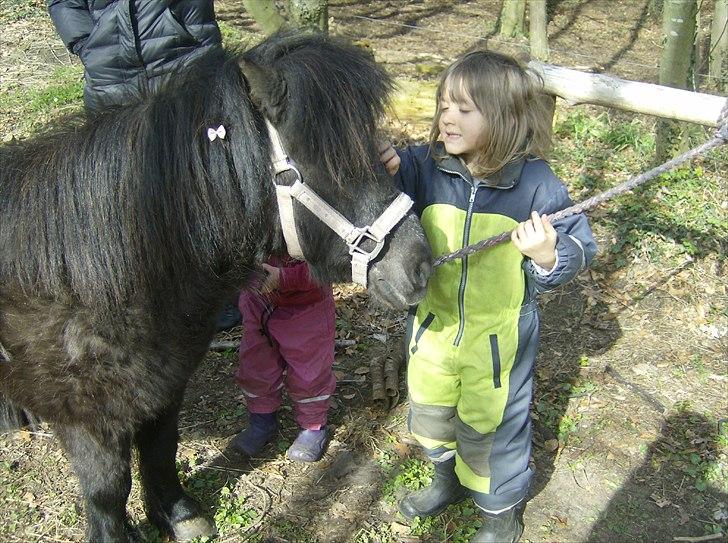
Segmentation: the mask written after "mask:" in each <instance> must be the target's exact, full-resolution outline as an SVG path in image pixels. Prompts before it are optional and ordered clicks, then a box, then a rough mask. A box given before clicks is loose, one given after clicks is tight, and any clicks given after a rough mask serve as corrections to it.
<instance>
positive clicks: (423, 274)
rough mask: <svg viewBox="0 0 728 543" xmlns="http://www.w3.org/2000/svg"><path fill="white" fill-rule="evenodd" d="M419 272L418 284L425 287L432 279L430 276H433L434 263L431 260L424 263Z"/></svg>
mask: <svg viewBox="0 0 728 543" xmlns="http://www.w3.org/2000/svg"><path fill="white" fill-rule="evenodd" d="M417 272H418V273H417V283H418V284H419V285H420V286H422V287H424V286H425V285H426V284H427V280H428V279H429V278H430V275H432V263H431V262H430V261H429V260H425V261H423V262H422V264H420V267H419V268H418V270H417Z"/></svg>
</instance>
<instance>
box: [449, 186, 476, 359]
mask: <svg viewBox="0 0 728 543" xmlns="http://www.w3.org/2000/svg"><path fill="white" fill-rule="evenodd" d="M466 181H467V179H466ZM467 182H468V183H470V182H469V181H467ZM477 190H478V185H476V184H475V183H470V199H469V200H468V211H467V213H466V214H465V227H464V228H463V247H466V246H467V245H469V244H470V223H471V222H472V220H473V202H475V192H476V191H477ZM467 281H468V257H467V256H464V257H463V268H462V271H461V272H460V287H459V289H458V315H459V318H460V325H459V326H458V333H457V334H456V335H455V340H454V341H453V345H454V346H455V347H457V346H458V345H460V340H461V339H462V338H463V333H464V332H465V284H466V283H467Z"/></svg>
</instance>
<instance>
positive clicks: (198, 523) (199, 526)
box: [172, 517, 217, 541]
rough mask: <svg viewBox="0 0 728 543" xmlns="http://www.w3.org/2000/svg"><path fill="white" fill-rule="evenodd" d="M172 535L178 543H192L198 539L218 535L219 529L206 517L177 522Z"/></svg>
mask: <svg viewBox="0 0 728 543" xmlns="http://www.w3.org/2000/svg"><path fill="white" fill-rule="evenodd" d="M172 533H173V534H174V538H175V539H176V540H177V541H190V540H192V539H195V538H196V537H202V536H207V537H212V536H214V535H215V534H217V528H215V525H214V524H213V523H212V522H210V521H209V520H207V519H206V518H205V517H194V518H188V519H185V520H181V521H179V522H177V523H176V524H175V525H174V526H172Z"/></svg>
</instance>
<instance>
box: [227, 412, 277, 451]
mask: <svg viewBox="0 0 728 543" xmlns="http://www.w3.org/2000/svg"><path fill="white" fill-rule="evenodd" d="M277 433H278V414H277V413H275V412H273V413H251V414H250V423H249V424H248V427H247V428H246V429H245V430H243V431H242V432H240V433H239V434H238V435H236V436H235V437H234V438H233V440H232V441H231V442H230V446H231V447H232V448H233V449H235V450H237V451H240V452H242V453H244V454H247V455H248V456H255V455H256V454H258V453H259V452H260V451H262V450H263V447H265V446H266V445H267V444H268V443H270V441H272V440H273V438H274V437H275V436H276V434H277Z"/></svg>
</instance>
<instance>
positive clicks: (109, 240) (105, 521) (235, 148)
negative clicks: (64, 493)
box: [0, 35, 431, 542]
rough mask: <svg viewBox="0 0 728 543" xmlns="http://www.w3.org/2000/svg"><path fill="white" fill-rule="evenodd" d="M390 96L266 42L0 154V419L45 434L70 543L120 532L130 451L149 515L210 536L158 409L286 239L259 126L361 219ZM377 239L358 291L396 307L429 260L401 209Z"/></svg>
mask: <svg viewBox="0 0 728 543" xmlns="http://www.w3.org/2000/svg"><path fill="white" fill-rule="evenodd" d="M389 88H390V82H389V80H388V79H387V77H386V75H385V73H384V72H383V71H382V70H381V69H380V68H378V67H377V66H376V65H375V64H374V63H373V61H371V60H370V58H369V57H368V56H367V54H366V53H364V52H361V51H359V50H357V49H356V48H354V47H351V46H348V45H345V44H341V43H337V42H335V41H333V40H329V39H326V38H321V37H310V36H308V37H305V36H298V35H287V36H277V37H274V38H272V39H270V40H268V41H266V42H264V43H262V44H261V45H259V46H257V47H255V48H254V49H252V50H250V51H249V52H247V53H245V54H243V55H242V56H240V57H237V58H236V57H233V56H231V55H228V54H221V55H220V56H219V57H215V58H207V59H205V60H204V62H203V63H201V64H200V65H198V66H195V67H193V68H192V69H191V70H190V71H189V72H188V73H185V74H180V76H179V78H178V79H177V82H175V83H173V84H172V85H170V86H169V87H168V88H166V89H164V90H162V91H161V92H160V93H159V94H157V95H155V96H153V97H151V98H150V99H148V100H146V101H144V102H143V103H140V104H138V105H135V106H132V107H129V108H126V109H123V110H118V111H110V112H106V113H103V114H100V115H99V116H98V117H95V118H93V119H90V120H89V121H87V122H69V123H65V124H66V125H65V126H63V127H61V128H60V129H57V130H56V131H55V132H53V133H48V134H45V135H41V136H39V137H36V138H33V139H31V140H29V141H24V142H21V143H19V144H10V145H5V146H3V147H0V347H1V348H0V353H2V354H1V355H0V393H1V394H2V396H0V407H2V410H3V411H4V413H5V415H6V416H5V419H7V420H6V423H7V422H11V420H10V419H13V418H15V419H16V422H17V421H18V420H19V417H15V416H14V415H16V414H17V413H20V412H29V413H32V414H34V415H37V416H39V417H40V418H42V419H44V420H46V421H48V422H49V423H50V424H51V425H52V426H53V427H54V430H55V433H56V435H57V436H58V439H59V440H60V442H61V444H62V445H63V447H64V449H65V451H66V453H67V454H68V456H69V458H70V460H71V462H72V464H73V467H74V469H75V471H76V473H77V475H78V477H79V479H80V483H81V488H82V491H83V494H84V498H85V506H86V515H87V524H88V527H87V539H88V540H89V541H93V542H98V541H115V542H116V541H119V542H126V541H130V540H131V539H133V532H132V531H131V530H130V528H129V524H128V520H127V518H126V510H125V507H126V501H127V497H128V494H129V490H130V485H131V475H130V454H131V449H132V447H136V449H137V450H138V454H139V469H140V476H141V482H142V485H143V492H144V500H145V507H146V511H147V515H148V517H149V519H150V520H151V521H152V522H154V523H155V524H157V525H158V526H159V527H160V528H162V529H164V530H166V531H168V532H169V533H170V534H171V535H172V536H174V537H175V538H176V539H178V540H186V539H191V538H194V537H197V536H201V535H210V534H212V533H214V526H213V525H212V524H211V523H210V522H209V521H208V520H207V519H206V518H205V516H204V515H203V514H202V512H201V509H200V507H199V506H198V504H197V503H196V502H195V501H194V500H192V499H191V498H190V497H189V496H188V495H187V494H186V493H185V492H184V491H183V489H182V487H181V486H180V483H179V480H178V478H177V473H176V470H175V454H176V450H177V439H178V433H177V417H178V412H179V408H180V403H181V401H182V397H183V393H184V390H185V386H186V384H187V381H188V379H189V377H190V374H191V373H192V371H193V370H194V369H195V367H196V366H197V365H198V363H199V362H200V360H201V359H202V358H203V356H204V355H205V352H206V350H207V346H208V344H209V342H210V339H211V338H212V336H213V333H214V324H215V323H214V321H215V314H216V313H217V310H218V308H219V307H220V305H221V303H222V301H223V300H225V299H227V298H228V297H229V296H230V294H231V292H233V291H234V290H235V289H237V288H238V287H239V286H240V285H241V284H242V285H244V284H246V282H248V281H249V280H250V279H251V278H252V277H253V275H254V274H255V270H256V268H257V265H256V263H259V262H261V261H263V259H264V258H265V257H266V256H267V255H269V254H275V253H281V252H283V251H284V250H285V244H284V241H283V238H282V234H281V228H280V225H279V221H278V208H277V205H276V200H275V195H274V188H273V184H272V174H271V166H270V164H271V162H270V139H269V136H268V133H267V132H266V128H265V118H268V119H269V120H270V121H271V122H272V123H273V124H274V125H275V126H276V127H277V128H278V130H279V132H280V134H281V138H282V141H283V144H284V146H285V148H286V150H287V152H288V154H289V155H290V156H291V157H292V158H293V159H294V160H295V161H296V163H297V165H298V168H299V170H300V171H301V173H302V175H303V178H304V181H305V182H306V183H307V184H309V185H310V186H311V187H313V188H314V189H315V190H316V191H317V192H318V193H319V195H320V196H321V197H322V198H323V199H324V200H326V201H327V202H328V203H329V204H331V205H332V206H333V207H335V208H336V209H338V210H339V211H340V212H341V213H342V214H343V215H344V216H345V217H347V218H348V219H349V220H350V221H351V222H352V223H354V224H357V225H364V224H371V222H372V221H373V220H374V219H375V218H376V217H377V216H378V215H379V214H380V213H381V212H382V210H383V209H384V208H386V207H387V206H388V205H389V203H390V202H391V201H392V200H393V199H394V198H395V197H396V196H397V194H398V192H397V191H396V190H395V188H394V187H393V184H392V181H391V179H389V178H388V177H387V175H386V174H385V172H384V171H383V169H382V166H381V165H380V164H379V162H378V159H377V143H376V125H377V121H378V118H379V116H380V115H381V113H382V108H383V103H384V100H385V98H386V95H387V92H388V90H389ZM219 126H223V127H225V131H226V134H225V137H224V138H221V137H216V138H215V139H214V140H210V139H209V137H208V135H207V131H208V128H214V129H217V128H218V127H219ZM294 212H295V216H296V219H297V221H296V222H297V226H296V228H297V230H298V234H299V238H300V240H301V246H302V249H303V252H304V254H305V256H306V259H307V260H308V262H309V264H310V266H311V269H312V271H313V274H314V275H315V277H317V278H318V279H320V280H322V281H345V280H349V279H350V277H351V269H350V261H349V255H348V252H347V247H346V245H345V243H344V242H343V241H342V240H341V239H339V238H338V237H337V236H336V234H334V233H333V232H332V231H331V230H329V229H328V228H327V227H326V226H325V225H324V224H323V223H321V222H320V221H319V219H318V218H317V217H316V216H314V215H313V214H312V213H311V212H309V211H308V210H306V209H305V208H303V207H302V206H300V205H298V204H296V205H295V206H294ZM388 237H389V239H388V241H387V244H386V246H385V248H384V250H383V251H382V253H381V254H380V256H379V257H378V258H377V259H376V260H375V261H374V262H373V264H372V265H371V267H370V269H369V283H370V285H371V287H372V291H373V293H374V294H375V295H378V297H379V298H381V299H383V300H384V301H385V302H386V303H389V304H390V305H393V306H396V307H403V306H405V305H407V304H411V303H415V302H417V301H418V300H419V298H420V297H421V296H422V295H423V292H424V287H425V283H426V281H427V277H428V275H429V273H430V270H431V265H430V259H431V255H430V252H429V249H428V246H427V243H426V240H425V238H424V235H423V233H422V230H421V229H420V227H419V223H418V222H417V220H416V218H415V217H414V216H412V215H411V214H410V215H408V216H406V217H405V218H404V219H403V220H402V221H400V223H399V224H398V225H397V226H396V227H395V229H394V230H393V232H392V234H390V236H388ZM21 409H22V410H24V411H20V410H21Z"/></svg>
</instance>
